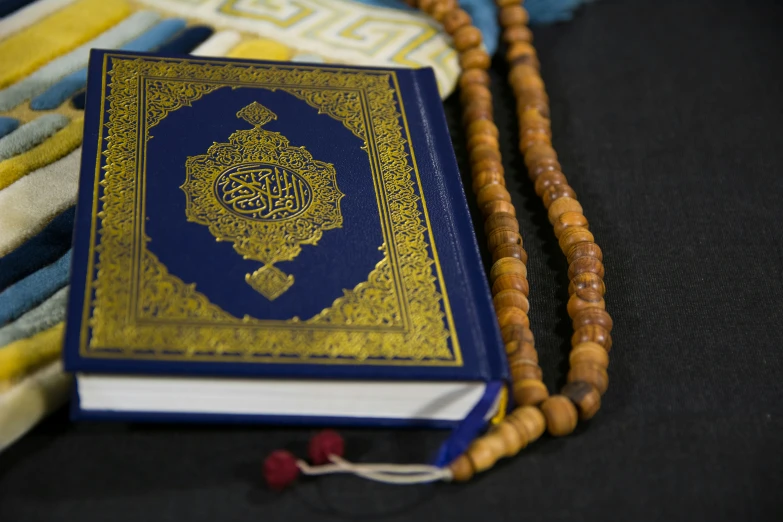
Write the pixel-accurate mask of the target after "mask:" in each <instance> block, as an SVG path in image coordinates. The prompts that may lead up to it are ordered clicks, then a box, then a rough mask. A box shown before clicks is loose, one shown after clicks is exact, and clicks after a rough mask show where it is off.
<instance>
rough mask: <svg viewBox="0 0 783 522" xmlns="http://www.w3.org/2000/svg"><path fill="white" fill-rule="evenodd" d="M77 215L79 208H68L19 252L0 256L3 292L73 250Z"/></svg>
mask: <svg viewBox="0 0 783 522" xmlns="http://www.w3.org/2000/svg"><path fill="white" fill-rule="evenodd" d="M75 213H76V207H71V208H69V209H68V210H66V211H65V212H63V213H62V214H60V215H59V216H57V217H55V218H54V219H53V220H52V221H51V222H50V223H49V224H48V225H46V228H44V229H43V230H41V231H40V232H38V234H36V235H35V236H33V237H31V238H30V239H29V240H27V241H25V242H24V243H23V244H22V245H20V246H19V247H18V248H17V249H16V250H14V251H12V252H9V253H8V254H7V255H6V256H4V257H0V292H2V291H3V290H5V289H6V288H8V287H9V286H11V285H12V284H14V283H16V282H17V281H19V280H21V279H23V278H25V277H27V276H28V275H30V274H32V273H33V272H35V271H37V270H40V269H41V268H43V267H45V266H47V265H50V264H52V263H54V262H55V261H57V260H58V259H59V258H60V257H62V256H63V254H65V252H67V251H68V249H69V248H71V236H72V235H73V217H74V214H75Z"/></svg>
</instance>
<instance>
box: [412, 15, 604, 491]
mask: <svg viewBox="0 0 783 522" xmlns="http://www.w3.org/2000/svg"><path fill="white" fill-rule="evenodd" d="M408 3H409V4H411V5H413V6H416V7H418V8H420V9H421V10H422V11H424V12H426V13H427V14H429V15H430V16H432V17H433V18H434V19H435V20H437V21H438V22H440V23H441V24H443V27H444V29H445V30H446V32H448V33H449V34H450V35H451V36H452V38H453V40H454V47H455V48H456V50H457V52H458V53H459V65H460V68H461V74H460V78H459V86H460V101H461V103H462V122H463V125H464V126H465V127H466V128H467V134H468V144H467V146H468V152H469V157H470V164H471V174H472V182H473V183H472V185H473V186H472V189H473V192H474V193H475V195H476V198H477V200H478V206H479V208H480V209H481V212H482V214H483V215H484V220H485V221H484V226H485V231H486V233H487V242H488V246H489V249H490V251H491V252H492V260H493V263H494V264H493V265H492V268H491V270H490V274H489V278H490V283H491V284H492V296H493V302H494V306H495V312H496V314H497V318H498V322H499V324H500V327H501V334H502V337H503V341H504V342H505V343H506V355H507V357H508V362H509V367H510V368H511V375H512V378H513V394H514V399H515V401H516V403H517V405H518V407H517V408H516V409H515V410H514V411H513V412H511V413H510V414H508V415H507V416H506V417H505V419H503V420H502V421H501V422H500V423H498V424H497V425H495V426H494V427H493V429H491V430H490V431H489V432H488V433H487V434H486V435H484V436H482V437H479V438H478V439H476V440H475V441H474V442H473V443H472V444H471V446H470V447H469V448H468V450H467V451H466V452H465V453H464V454H463V455H461V456H460V457H458V458H457V459H456V460H455V461H454V462H452V463H451V464H450V465H449V470H450V471H451V475H452V479H453V480H455V481H465V480H468V479H470V478H471V477H472V476H473V474H474V473H477V472H481V471H484V470H487V469H489V468H491V467H492V466H493V465H494V464H495V462H497V461H498V460H499V459H501V458H503V457H511V456H513V455H516V454H517V453H518V452H519V451H520V450H521V449H522V448H524V447H525V446H527V445H528V444H529V443H531V442H533V441H535V440H537V439H538V438H539V437H541V435H542V434H543V433H544V431H545V430H546V431H548V432H549V433H550V434H551V435H553V436H564V435H568V434H570V433H571V432H573V431H574V429H575V428H576V425H577V421H578V420H579V419H581V420H587V419H590V418H591V417H593V415H595V414H596V412H597V411H598V409H599V408H600V406H601V395H602V394H603V393H604V392H605V391H606V388H607V386H608V377H607V373H606V368H607V366H608V364H609V355H608V352H609V350H610V349H611V346H612V338H611V336H610V331H611V329H612V319H611V317H610V316H609V314H608V313H607V312H606V311H605V303H604V298H603V296H604V293H605V291H606V288H605V286H604V282H603V279H602V278H603V276H604V267H603V264H602V260H603V254H602V252H601V249H600V248H599V247H598V245H596V244H595V242H594V238H593V235H592V233H591V232H590V230H589V226H588V223H587V219H586V218H585V216H584V214H583V213H582V206H581V205H580V204H579V202H578V201H577V199H576V193H575V192H574V189H573V188H571V187H570V186H569V185H568V180H567V179H566V177H565V175H564V174H563V172H562V167H561V165H560V163H558V161H557V153H556V152H555V150H554V149H553V148H552V132H551V122H550V119H549V100H548V97H547V94H546V90H545V89H544V82H543V80H542V79H541V75H540V74H539V63H538V59H537V57H536V51H535V49H534V47H533V45H532V43H531V42H532V40H533V35H532V33H531V32H530V29H528V27H527V21H528V14H527V11H525V9H524V8H523V7H522V5H521V4H522V2H521V1H520V0H496V4H497V6H498V10H499V18H500V25H501V27H502V30H503V33H502V39H503V41H504V42H505V44H506V46H507V50H506V60H507V62H508V65H509V75H508V80H509V83H510V85H511V87H512V89H513V91H514V97H515V98H516V102H517V117H518V122H519V136H520V142H519V150H520V152H521V153H522V154H523V155H524V159H525V165H526V166H527V169H528V173H529V175H530V179H531V180H532V181H533V182H534V184H535V191H536V194H537V195H538V196H539V197H540V198H541V200H542V201H543V203H544V206H545V207H546V209H547V210H548V213H549V221H550V223H552V225H553V226H554V232H555V236H556V237H557V238H558V241H559V244H560V248H561V250H562V251H563V253H564V254H565V255H566V258H567V259H568V265H569V266H568V277H569V279H570V284H569V287H568V292H569V294H570V296H571V297H570V299H569V300H568V315H569V316H570V317H571V319H572V320H573V327H574V330H575V331H574V335H573V337H572V338H571V345H572V350H571V354H570V356H569V363H570V370H569V372H568V376H567V381H568V384H566V385H565V386H564V387H563V389H562V390H561V393H560V394H558V395H552V396H550V395H549V392H548V390H547V388H546V386H545V385H544V383H543V382H542V381H541V378H542V373H541V368H540V367H539V366H538V353H537V352H536V349H535V344H534V337H533V332H532V331H531V330H530V320H529V318H528V315H527V313H528V311H529V309H530V304H529V302H528V299H527V296H528V293H529V285H528V282H527V267H526V262H527V253H526V252H525V250H524V248H523V247H522V236H521V235H520V233H519V222H518V221H517V219H516V210H515V208H514V205H513V204H512V203H511V195H510V194H509V193H508V191H507V190H506V183H505V178H504V170H503V165H502V163H501V155H500V148H499V143H498V128H497V126H496V125H495V123H494V119H493V108H492V94H491V93H490V90H489V84H490V79H489V74H488V73H487V69H488V68H489V66H490V57H489V54H487V52H486V51H485V50H484V48H483V47H482V37H481V31H479V30H478V29H477V28H476V27H475V26H474V25H473V22H472V19H471V17H470V15H469V14H468V13H467V12H465V11H464V10H463V9H460V7H459V5H458V3H457V0H409V2H408Z"/></svg>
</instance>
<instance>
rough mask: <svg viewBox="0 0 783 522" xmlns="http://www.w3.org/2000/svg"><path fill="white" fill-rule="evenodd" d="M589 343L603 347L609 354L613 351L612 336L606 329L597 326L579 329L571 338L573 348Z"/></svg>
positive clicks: (591, 325)
mask: <svg viewBox="0 0 783 522" xmlns="http://www.w3.org/2000/svg"><path fill="white" fill-rule="evenodd" d="M587 342H591V343H596V344H599V345H601V346H603V347H604V349H605V350H606V351H607V352H609V351H611V349H612V336H611V335H610V334H609V331H608V330H607V329H606V328H604V327H603V326H599V325H597V324H590V325H587V326H583V327H581V328H578V329H576V330H575V331H574V335H572V336H571V346H576V345H578V344H580V343H587Z"/></svg>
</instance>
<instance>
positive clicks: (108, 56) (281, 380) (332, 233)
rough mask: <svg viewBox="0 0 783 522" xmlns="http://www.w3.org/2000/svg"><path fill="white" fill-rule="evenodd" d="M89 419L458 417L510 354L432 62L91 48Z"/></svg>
mask: <svg viewBox="0 0 783 522" xmlns="http://www.w3.org/2000/svg"><path fill="white" fill-rule="evenodd" d="M82 158H83V159H82V167H81V177H80V185H79V200H78V205H77V210H76V224H75V233H74V247H73V265H72V284H71V292H70V297H69V304H68V307H69V308H68V317H67V325H66V334H65V353H64V358H65V367H66V369H67V370H68V371H71V372H73V373H75V375H76V380H75V390H76V392H75V401H74V405H73V410H74V415H75V416H76V417H80V418H81V417H83V418H121V419H132V420H145V419H149V420H154V419H161V420H209V419H216V420H229V421H232V420H242V421H243V420H251V421H271V422H306V423H311V424H317V423H333V424H334V423H344V424H357V425H359V424H367V425H373V424H390V425H422V424H423V425H432V426H451V425H454V424H455V423H458V422H459V421H461V420H462V419H464V418H465V417H466V416H468V414H469V413H471V412H472V413H473V414H474V415H476V414H477V413H476V412H478V414H484V413H486V414H487V415H490V414H491V413H492V410H493V409H495V408H497V404H498V403H500V402H502V398H503V397H502V396H503V395H504V394H505V391H504V390H505V385H504V383H505V382H506V380H507V374H508V369H507V366H506V363H505V356H504V347H503V343H502V341H501V337H500V332H499V329H498V326H497V321H496V319H495V317H494V312H493V307H492V300H491V296H490V293H489V288H488V285H487V281H486V277H485V275H484V274H485V272H484V269H483V265H482V261H481V258H480V255H479V251H478V247H477V243H476V238H475V235H474V231H473V227H472V223H471V219H470V215H469V212H468V207H467V204H466V199H465V194H464V190H463V187H462V184H461V181H460V176H459V172H458V169H457V164H456V160H455V157H454V152H453V149H452V145H451V140H450V137H449V133H448V129H447V126H446V120H445V117H444V113H443V108H442V105H441V101H440V98H439V96H438V90H437V87H436V84H435V78H434V75H433V72H432V70H430V69H419V70H408V69H391V68H385V69H377V68H362V67H345V66H336V65H334V66H333V65H324V64H317V65H308V64H302V63H284V62H260V61H246V60H245V61H243V60H231V59H220V58H196V57H186V56H165V55H155V54H141V53H128V52H117V51H101V50H94V51H92V54H91V57H90V65H89V79H88V88H87V106H86V113H85V129H84V145H83V154H82Z"/></svg>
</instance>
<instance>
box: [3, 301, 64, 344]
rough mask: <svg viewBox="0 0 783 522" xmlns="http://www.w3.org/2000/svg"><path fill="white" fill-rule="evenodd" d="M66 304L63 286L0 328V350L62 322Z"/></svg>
mask: <svg viewBox="0 0 783 522" xmlns="http://www.w3.org/2000/svg"><path fill="white" fill-rule="evenodd" d="M67 304H68V287H67V286H64V287H63V288H60V289H59V290H57V291H56V292H55V293H54V295H52V296H51V297H50V298H48V299H47V300H46V301H44V302H43V303H41V304H40V305H38V306H36V307H35V308H33V309H32V310H30V311H29V312H27V313H25V314H24V315H22V316H21V317H20V318H19V319H17V320H16V321H14V322H12V323H9V324H7V325H5V326H3V327H2V328H0V348H2V347H3V346H5V345H7V344H10V343H12V342H14V341H18V340H19V339H26V338H28V337H30V336H32V335H35V334H37V333H38V332H42V331H44V330H46V329H48V328H51V327H52V326H54V325H56V324H57V323H59V322H61V321H64V320H65V309H66V308H67Z"/></svg>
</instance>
